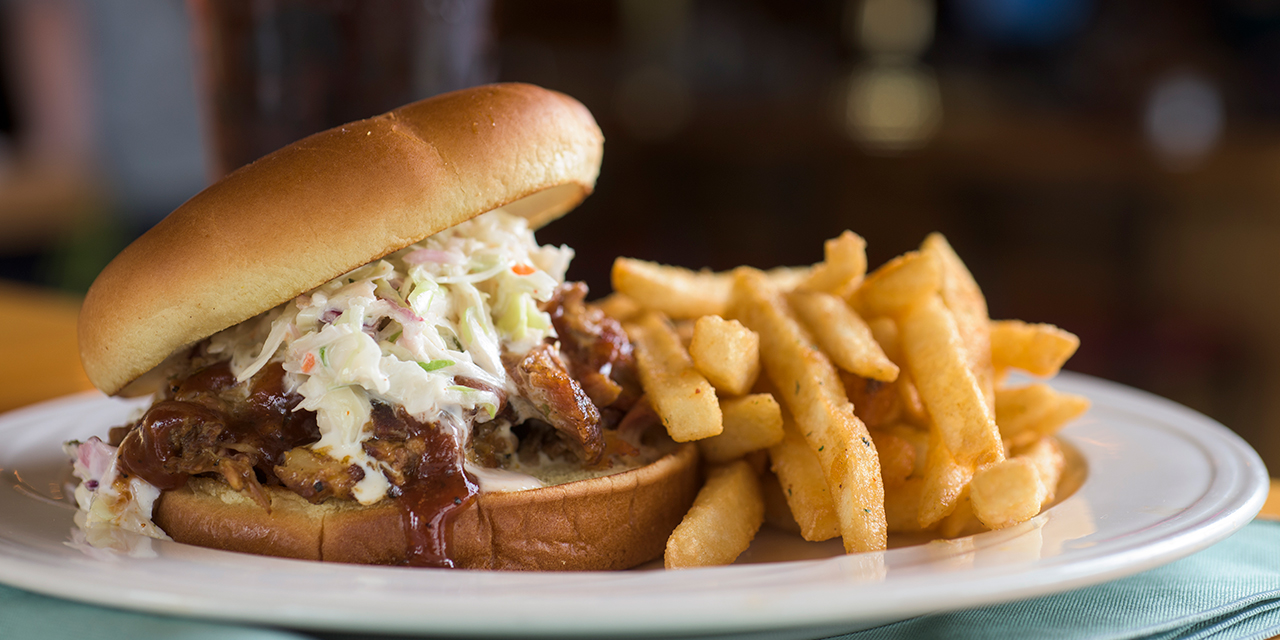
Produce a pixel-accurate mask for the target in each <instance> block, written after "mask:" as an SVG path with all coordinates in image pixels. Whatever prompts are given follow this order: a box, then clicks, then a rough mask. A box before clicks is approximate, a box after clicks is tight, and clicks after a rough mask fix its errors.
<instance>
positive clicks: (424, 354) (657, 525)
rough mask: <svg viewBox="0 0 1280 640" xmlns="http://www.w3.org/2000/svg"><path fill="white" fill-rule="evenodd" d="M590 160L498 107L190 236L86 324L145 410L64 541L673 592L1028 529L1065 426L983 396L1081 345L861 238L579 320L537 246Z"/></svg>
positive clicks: (329, 155) (137, 247)
mask: <svg viewBox="0 0 1280 640" xmlns="http://www.w3.org/2000/svg"><path fill="white" fill-rule="evenodd" d="M601 149H602V138H601V136H600V132H599V129H598V128H597V127H596V124H595V122H594V120H592V118H591V116H590V114H589V113H587V111H586V110H585V109H584V108H583V107H582V106H581V105H580V104H578V103H577V102H575V101H573V100H572V99H570V98H567V97H565V96H562V95H560V94H556V93H553V92H550V91H546V90H542V89H538V88H536V87H531V86H528V85H494V86H490V87H481V88H477V89H471V90H465V91H461V92H456V93H452V94H448V95H445V96H441V97H438V98H433V99H430V100H426V101H423V102H420V103H416V104H413V105H409V106H406V107H403V108H401V109H398V110H396V111H393V112H391V113H388V114H385V115H383V116H379V117H376V118H372V119H369V120H364V121H360V122H355V123H351V124H349V125H346V126H344V127H340V128H338V129H334V130H331V131H327V132H323V133H320V134H317V135H315V136H312V137H311V138H307V139H305V140H302V141H300V142H298V143H296V144H294V145H291V146H289V147H286V148H284V149H282V150H280V151H278V152H276V153H274V154H272V155H270V156H267V157H265V158H263V159H262V160H260V161H258V162H257V163H254V164H253V165H250V166H248V167H245V168H244V169H241V170H240V171H237V172H235V173H233V174H231V175H230V176H228V177H227V178H226V179H224V180H223V181H222V182H219V183H218V184H216V185H214V186H212V187H210V188H209V189H207V190H206V191H204V192H202V193H200V194H198V195H197V196H196V197H194V198H193V199H192V200H191V201H189V202H188V203H186V204H184V205H183V206H182V207H180V208H179V209H178V210H177V211H175V212H174V213H173V214H171V215H170V216H169V217H168V218H166V219H165V220H164V221H163V222H161V223H160V224H159V225H157V226H156V228H155V229H153V230H152V231H150V232H148V233H147V234H146V235H144V236H143V237H142V238H141V239H139V240H138V241H137V242H135V243H134V244H133V245H131V246H130V247H129V248H128V249H126V250H125V251H124V252H123V253H122V254H121V255H120V256H119V257H117V258H116V260H115V261H113V262H112V264H111V265H110V266H108V267H107V269H106V270H104V271H103V273H102V275H101V276H100V277H99V279H98V280H97V282H95V284H94V286H93V288H92V289H91V290H90V292H89V295H88V297H87V298H86V300H85V304H84V307H83V310H82V314H81V322H80V336H81V346H82V359H83V361H84V365H85V369H86V371H87V373H88V374H89V377H90V379H91V380H92V381H93V382H94V383H95V385H97V386H98V387H99V388H101V389H102V390H103V391H104V392H107V393H109V394H118V395H125V396H131V395H140V394H148V393H154V398H153V402H152V404H150V405H149V406H148V407H146V408H145V409H144V410H142V411H140V413H139V415H138V416H136V418H134V419H133V420H131V421H130V422H129V423H128V424H126V425H122V426H119V427H117V428H114V429H112V430H111V432H110V434H109V435H108V439H107V441H105V442H104V441H103V440H100V439H98V438H91V439H89V440H88V441H87V442H83V443H71V444H70V446H69V451H70V453H72V455H73V458H74V470H75V474H76V475H77V476H78V477H79V478H80V479H81V480H82V483H81V484H80V486H79V487H78V488H77V489H76V492H75V493H76V498H77V501H78V503H79V504H80V506H81V507H82V510H81V511H80V512H79V513H78V514H77V520H78V523H79V524H80V526H81V527H82V530H83V531H84V535H85V536H86V537H87V539H88V541H89V542H90V543H91V544H100V545H108V546H109V545H111V544H112V543H113V542H114V537H115V536H116V535H117V534H118V532H120V531H122V530H124V531H132V532H135V533H143V534H146V535H150V536H153V537H160V538H163V537H172V538H173V539H175V540H178V541H182V542H190V543H194V544H199V545H204V546H209V547H216V548H221V549H230V550H236V551H246V552H252V553H262V554H269V555H279V556H287V557H297V558H311V559H322V560H332V561H343V562H358V563H376V564H411V565H423V566H453V567H476V568H495V569H541V570H549V569H617V568H627V567H632V566H636V565H638V564H641V563H644V562H646V561H649V560H652V559H656V558H657V557H659V556H663V557H664V561H665V564H666V566H667V567H668V568H677V567H694V566H705V565H712V564H724V563H729V562H733V561H734V560H735V559H736V558H738V556H739V555H740V554H741V553H742V552H743V551H744V550H745V549H747V547H748V545H749V544H750V543H751V540H752V539H753V538H754V536H755V535H756V533H757V531H758V529H759V528H760V527H761V526H762V524H763V523H764V522H766V520H767V521H768V522H771V523H780V525H781V528H783V529H784V530H787V531H794V532H798V533H799V535H801V536H802V537H803V538H804V539H805V540H810V541H822V540H830V539H834V538H836V537H839V538H841V543H842V545H843V547H844V549H845V551H846V552H848V553H858V552H868V551H878V550H882V549H885V548H886V547H887V545H888V539H889V535H890V534H898V533H911V534H914V535H926V536H935V537H956V536H962V535H969V534H971V533H976V532H980V531H985V530H989V529H998V528H1003V527H1009V526H1013V525H1016V524H1018V523H1020V522H1025V521H1026V520H1028V519H1030V518H1033V517H1035V516H1036V515H1037V514H1039V513H1040V512H1041V511H1042V510H1043V509H1044V508H1046V506H1047V505H1050V504H1052V501H1053V500H1054V499H1055V494H1056V489H1057V484H1058V480H1059V478H1060V477H1061V476H1062V474H1063V467H1064V465H1065V459H1066V457H1065V455H1064V453H1063V450H1062V447H1061V446H1060V445H1059V443H1058V442H1057V441H1056V440H1055V439H1054V436H1053V434H1054V433H1055V432H1056V431H1057V430H1058V429H1060V428H1061V427H1062V426H1063V425H1064V424H1066V423H1067V422H1069V421H1070V420H1072V419H1075V418H1076V417H1078V416H1080V415H1081V414H1082V413H1083V412H1084V411H1085V410H1087V408H1088V401H1087V400H1085V399H1084V398H1080V397H1076V396H1072V395H1070V394H1064V393H1060V392H1057V391H1055V390H1054V389H1053V388H1052V387H1049V386H1048V385H1045V384H1043V383H1033V384H1029V385H1023V386H1009V385H1007V384H1005V378H1006V374H1007V372H1008V371H1009V370H1010V369H1015V368H1016V369H1023V370H1026V371H1027V372H1029V373H1031V374H1033V375H1041V376H1048V375H1053V374H1055V373H1057V371H1058V370H1059V369H1060V368H1061V367H1062V365H1063V363H1064V362H1065V361H1066V360H1067V358H1069V357H1070V356H1071V354H1072V353H1074V351H1075V349H1076V347H1077V346H1078V344H1079V341H1078V339H1076V337H1075V336H1074V335H1071V334H1070V333H1068V332H1066V331H1063V330H1061V329H1058V328H1056V327H1053V326H1052V325H1044V324H1027V323H1023V322H1020V321H992V320H991V319H990V318H989V317H988V310H987V304H986V300H985V299H984V297H983V295H982V291H981V289H980V288H979V287H978V284H977V282H975V281H974V279H973V276H972V274H970V273H969V271H968V269H967V268H966V266H965V265H964V263H963V262H962V261H961V259H960V257H959V256H958V255H957V254H956V252H955V251H954V250H953V249H952V248H951V246H950V244H949V243H948V242H947V240H946V239H945V238H943V237H942V236H941V235H939V234H932V235H930V236H928V237H927V238H925V240H924V241H923V243H922V244H921V246H920V247H919V249H918V250H917V251H910V252H907V253H906V254H904V255H902V256H900V257H898V258H896V259H894V260H891V261H889V262H888V263H886V264H885V265H883V266H881V267H879V268H878V269H876V270H874V271H872V272H870V273H868V272H867V260H866V242H865V241H864V240H863V239H862V238H861V237H860V236H858V235H857V234H854V233H853V232H851V231H846V232H844V233H841V234H840V235H839V236H837V237H836V238H832V239H830V240H828V241H826V243H825V244H824V246H823V259H822V261H820V262H818V263H816V264H814V265H811V266H806V267H782V268H777V269H772V270H770V271H761V270H758V269H755V268H750V267H740V268H737V269H734V270H732V271H728V272H711V271H705V270H704V271H692V270H689V269H684V268H681V267H675V266H669V265H661V264H656V263H652V262H646V261H643V260H637V259H632V258H618V259H617V261H616V262H615V263H614V267H613V270H612V277H613V285H614V292H613V293H612V294H610V295H609V296H607V297H605V298H603V299H601V300H599V301H596V302H588V301H587V296H588V292H587V289H586V287H585V285H582V284H580V283H573V282H566V281H565V271H566V269H567V267H568V263H569V261H570V259H571V258H572V250H570V249H568V248H567V247H552V246H543V245H539V244H538V243H537V242H536V240H535V239H534V236H533V230H534V229H536V228H537V227H540V226H541V225H543V224H545V223H546V222H548V221H550V220H553V219H555V218H557V217H559V216H560V215H562V214H564V213H565V212H567V211H568V210H569V209H571V208H573V206H575V205H576V204H577V203H578V202H580V201H581V200H582V199H583V198H584V197H586V195H587V194H588V193H590V191H591V189H592V188H593V186H594V183H595V179H596V175H597V173H598V170H599V163H600V157H601ZM761 374H763V375H761ZM703 476H705V478H706V482H705V484H700V483H701V480H702V478H703Z"/></svg>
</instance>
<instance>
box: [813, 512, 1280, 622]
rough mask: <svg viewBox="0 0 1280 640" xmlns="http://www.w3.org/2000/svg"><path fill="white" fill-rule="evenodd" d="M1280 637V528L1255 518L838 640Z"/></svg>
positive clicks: (1277, 523) (1276, 524)
mask: <svg viewBox="0 0 1280 640" xmlns="http://www.w3.org/2000/svg"><path fill="white" fill-rule="evenodd" d="M1277 634H1280V522H1270V521H1266V520H1255V521H1253V522H1252V523H1250V524H1249V525H1248V526H1246V527H1245V528H1244V529H1242V530H1241V531H1239V532H1237V533H1236V534H1235V535H1233V536H1231V537H1230V538H1228V539H1227V540H1225V541H1223V542H1222V543H1220V544H1217V545H1215V546H1213V547H1210V548H1209V549H1206V550H1204V551H1201V552H1200V553H1197V554H1195V555H1193V556H1190V557H1188V558H1184V559H1182V560H1179V561H1177V562H1174V563H1172V564H1169V565H1165V566H1163V567H1160V568H1158V569H1152V570H1151V571H1147V572H1145V573H1140V574H1138V575H1136V576H1131V577H1128V578H1122V579H1120V580H1115V581H1112V582H1108V583H1105V584H1100V585H1096V586H1092V587H1086V588H1084V589H1077V590H1075V591H1069V592H1067V593H1060V594H1057V595H1052V596H1045V597H1042V598H1034V599H1031V600H1024V601H1021V602H1013V603H1009V604H1003V605H997V606H992V607H983V608H981V609H970V610H966V611H956V612H953V613H941V614H935V615H928V616H922V617H919V618H913V619H911V620H906V621H904V622H898V623H894V624H890V625H886V626H883V627H877V628H875V629H869V630H867V631H861V632H858V633H850V634H847V635H843V636H837V637H836V638H833V639H832V640H893V639H897V638H911V639H912V640H916V639H919V638H948V639H952V638H957V639H964V638H1062V639H1067V638H1099V639H1103V638H1106V639H1119V638H1158V639H1160V640H1166V639H1168V640H1172V639H1174V638H1178V639H1187V640H1192V639H1198V638H1232V639H1234V638H1270V637H1272V636H1274V635H1277Z"/></svg>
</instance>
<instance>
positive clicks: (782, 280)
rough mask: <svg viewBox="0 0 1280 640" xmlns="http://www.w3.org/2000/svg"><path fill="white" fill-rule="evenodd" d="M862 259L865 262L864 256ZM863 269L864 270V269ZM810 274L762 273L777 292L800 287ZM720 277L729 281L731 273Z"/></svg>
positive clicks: (801, 270) (790, 270) (795, 270)
mask: <svg viewBox="0 0 1280 640" xmlns="http://www.w3.org/2000/svg"><path fill="white" fill-rule="evenodd" d="M863 259H864V260H865V254H864V258H863ZM863 268H864V269H865V268H866V267H863ZM811 273H813V267H774V268H772V269H769V270H768V271H765V272H764V274H765V275H766V276H768V277H769V281H770V282H772V283H773V286H775V287H777V288H778V290H779V291H791V290H792V289H795V288H796V287H798V286H800V283H801V282H804V281H805V280H806V279H808V277H809V274H811ZM721 275H723V276H725V277H727V278H730V279H732V278H733V274H732V273H724V274H721Z"/></svg>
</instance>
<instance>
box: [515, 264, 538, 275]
mask: <svg viewBox="0 0 1280 640" xmlns="http://www.w3.org/2000/svg"><path fill="white" fill-rule="evenodd" d="M511 272H512V273H514V274H516V275H518V276H527V275H529V274H531V273H533V267H531V266H529V265H527V264H518V265H516V266H514V267H511Z"/></svg>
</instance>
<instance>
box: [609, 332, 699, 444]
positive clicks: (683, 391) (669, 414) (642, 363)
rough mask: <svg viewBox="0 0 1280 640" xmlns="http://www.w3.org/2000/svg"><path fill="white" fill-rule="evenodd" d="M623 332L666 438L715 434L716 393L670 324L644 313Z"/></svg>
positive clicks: (690, 437) (684, 439) (693, 438)
mask: <svg viewBox="0 0 1280 640" xmlns="http://www.w3.org/2000/svg"><path fill="white" fill-rule="evenodd" d="M624 328H625V329H626V331H627V335H628V336H629V337H630V338H631V342H632V344H633V345H634V348H635V358H636V369H637V370H638V372H639V374H640V383H641V385H642V386H643V387H644V390H645V394H646V395H647V396H648V398H649V403H650V404H651V405H653V408H654V410H655V411H656V412H657V414H658V417H660V418H661V419H662V424H663V426H665V427H666V428H667V433H669V434H670V435H671V438H672V439H673V440H675V441H676V442H689V441H690V440H700V439H702V438H709V437H711V436H714V435H719V434H720V432H721V430H722V429H723V426H722V424H721V415H720V403H719V402H718V401H717V400H716V392H715V389H713V388H712V387H711V383H709V382H707V379H706V378H704V377H703V376H702V374H700V373H698V370H697V369H696V368H694V366H693V361H692V360H691V359H690V358H689V354H688V352H686V351H685V350H684V347H683V346H682V345H681V344H680V338H679V336H677V335H676V332H675V329H673V328H672V327H671V324H670V323H669V322H667V320H666V319H665V318H663V317H662V316H661V315H660V314H658V313H656V312H653V311H649V312H646V313H645V314H644V315H641V316H640V317H639V319H637V320H636V322H635V323H629V324H626V325H624Z"/></svg>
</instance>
